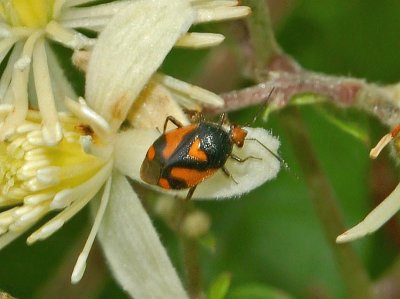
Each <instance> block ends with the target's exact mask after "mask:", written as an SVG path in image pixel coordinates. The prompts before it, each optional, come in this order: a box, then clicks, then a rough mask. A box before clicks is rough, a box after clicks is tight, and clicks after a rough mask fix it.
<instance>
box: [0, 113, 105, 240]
mask: <svg viewBox="0 0 400 299" xmlns="http://www.w3.org/2000/svg"><path fill="white" fill-rule="evenodd" d="M61 120H62V119H61ZM63 120H64V121H62V126H63V133H64V138H63V139H62V140H61V142H60V143H59V144H57V145H56V146H46V145H43V139H42V132H41V125H40V122H39V120H38V119H37V120H29V121H26V122H25V123H24V124H23V125H21V126H19V127H18V128H17V131H16V133H15V134H14V135H13V136H12V137H11V138H10V139H9V140H7V141H5V142H2V143H0V186H1V187H0V207H1V206H7V205H21V204H22V203H23V205H22V206H19V207H16V208H14V209H11V210H9V211H10V212H11V211H13V212H12V213H16V214H15V215H14V214H13V215H12V218H14V219H13V221H12V222H13V225H12V226H10V227H8V230H13V231H18V230H21V229H23V228H25V227H26V226H27V225H29V224H31V222H33V221H36V220H37V219H38V218H40V216H42V215H44V214H46V213H47V212H48V211H50V210H52V209H60V208H65V207H67V206H69V205H70V204H71V202H70V201H69V200H72V199H70V198H68V197H65V196H59V195H60V194H61V193H65V192H67V191H69V190H72V189H74V188H76V187H77V186H79V185H81V184H82V183H83V182H86V181H88V180H90V178H92V177H93V176H94V175H95V174H96V173H97V172H98V171H99V170H100V169H101V168H102V167H103V166H104V165H105V163H106V161H105V160H104V159H101V158H98V157H96V156H94V155H92V154H89V153H86V152H85V148H87V145H88V144H90V142H91V141H90V140H91V138H92V136H90V134H92V131H91V130H90V129H88V128H87V127H85V126H82V125H80V124H79V123H78V122H77V120H76V119H73V118H69V117H68V118H67V117H65V118H64V119H63ZM83 194H84V192H83ZM56 195H58V196H56ZM80 195H81V196H82V193H81V194H80ZM60 198H62V200H60ZM6 214H7V212H5V213H4V212H3V213H1V214H0V234H1V231H2V228H3V230H5V229H7V225H5V226H3V227H2V224H3V225H4V224H5V223H2V220H4V219H2V218H4V217H6V216H7V215H8V214H7V215H6ZM8 216H10V215H8ZM16 218H18V219H16ZM10 220H11V219H10ZM3 222H4V221H3ZM10 224H11V223H10Z"/></svg>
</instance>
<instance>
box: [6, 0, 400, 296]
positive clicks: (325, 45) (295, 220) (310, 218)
mask: <svg viewBox="0 0 400 299" xmlns="http://www.w3.org/2000/svg"><path fill="white" fill-rule="evenodd" d="M270 5H271V14H272V18H273V20H274V26H275V32H276V35H277V39H278V41H279V43H280V45H281V46H282V48H283V49H284V50H285V51H286V52H287V53H288V54H290V55H292V56H293V57H294V58H295V59H296V60H297V61H298V62H299V63H300V64H301V65H302V66H303V67H304V68H306V69H310V70H313V71H318V72H323V73H328V74H335V75H346V76H354V77H360V78H365V79H366V80H368V81H371V82H377V83H382V84H385V83H393V82H396V81H398V80H399V77H400V76H399V74H400V72H399V70H400V59H399V50H400V39H399V34H398V33H399V32H400V18H399V15H400V2H399V1H395V0H385V1H373V0H350V1H349V0H322V1H321V0H319V1H317V0H308V1H300V0H299V1H296V0H285V1H279V0H276V1H271V3H270ZM206 28H207V29H208V30H210V29H211V30H212V31H216V32H218V31H221V32H223V33H225V34H227V41H226V43H225V44H224V45H223V46H222V48H221V49H222V50H221V49H220V50H218V49H215V50H211V51H203V50H202V51H187V50H185V51H184V50H174V51H173V52H172V53H171V55H170V56H169V57H168V59H167V61H166V62H165V65H164V66H163V68H164V71H165V72H167V73H168V74H171V75H173V76H176V77H179V78H182V79H185V80H187V81H191V82H197V83H198V82H200V83H201V84H203V85H204V86H206V87H207V85H209V86H211V88H214V89H215V90H216V91H218V92H220V91H224V90H226V91H227V90H229V89H233V88H238V87H241V86H243V84H245V83H244V82H247V81H246V80H245V79H244V77H242V76H241V73H240V69H241V68H243V67H242V65H240V63H239V62H235V58H236V57H237V56H239V55H238V54H237V51H239V49H238V48H237V47H236V45H235V44H236V43H237V40H236V38H237V37H235V33H236V31H237V30H238V28H237V25H235V24H233V23H231V24H224V25H221V24H218V25H207V27H206ZM218 51H220V52H218ZM217 55H231V58H230V59H232V65H234V64H238V65H239V66H237V67H236V69H235V70H236V73H235V72H231V70H229V72H230V73H231V74H229V75H227V78H220V81H221V82H212V84H210V82H209V80H207V78H208V76H211V77H212V75H210V74H209V73H206V72H205V71H206V70H209V69H210V65H211V66H212V63H211V62H212V61H213V60H212V59H213V58H215V57H216V56H217ZM229 57H230V56H229ZM210 61H211V62H210ZM228 66H229V64H227V65H225V67H228ZM211 69H213V68H211ZM69 71H70V72H71V70H69ZM220 71H221V70H220ZM222 71H223V70H222ZM227 71H228V69H227ZM222 73H223V72H222ZM227 82H228V83H227ZM78 83H79V82H78ZM78 85H79V84H78ZM254 111H255V109H248V110H246V111H243V112H238V113H233V114H231V115H230V117H231V120H234V121H236V122H238V123H246V122H247V121H248V120H249V119H251V116H252V115H254ZM321 111H323V113H321ZM300 112H301V115H302V117H303V119H304V120H305V122H306V127H307V129H308V130H309V133H310V135H311V139H312V142H313V145H314V146H315V151H316V153H317V158H318V159H319V160H320V161H321V164H322V167H323V169H324V171H325V172H326V174H327V175H328V177H329V179H330V180H331V183H332V185H333V187H334V192H335V194H336V196H337V198H338V199H339V200H340V201H339V202H338V205H339V206H340V208H341V210H342V212H343V215H344V219H345V223H346V226H347V227H350V226H352V225H354V224H356V223H357V222H358V221H360V220H361V219H363V217H364V216H365V215H366V214H367V213H368V212H369V211H370V210H371V209H372V207H373V206H375V205H376V204H377V202H378V201H379V200H382V199H383V198H382V197H381V198H379V196H384V195H385V194H387V192H389V191H390V190H391V188H393V187H394V186H395V184H396V177H395V171H394V169H393V167H391V166H390V165H391V163H390V160H389V162H388V159H387V157H386V158H385V157H383V158H380V160H379V161H377V162H374V163H372V162H371V161H370V160H369V158H368V152H369V149H370V147H371V145H373V144H375V143H376V141H377V140H378V139H379V137H380V136H381V135H383V134H384V133H385V132H386V128H384V127H382V126H381V125H380V124H379V123H378V122H377V121H376V120H374V119H372V118H371V117H369V116H367V115H365V114H363V113H361V112H359V111H355V110H351V111H343V110H340V109H339V108H336V107H333V106H330V105H318V106H315V107H312V106H305V107H301V108H300ZM278 113H279V114H281V113H282V114H283V113H285V110H283V111H280V112H274V113H273V114H272V115H271V116H270V117H269V120H268V122H267V123H261V122H260V121H259V122H258V123H257V125H262V126H265V127H268V128H270V129H271V130H272V132H273V134H274V135H276V136H279V138H280V140H281V143H282V145H281V151H280V153H281V156H282V157H283V158H284V159H285V161H286V162H287V164H288V165H289V170H283V171H282V172H281V173H280V174H279V176H278V178H277V179H275V180H274V181H272V182H268V183H266V184H264V185H263V186H262V187H260V188H258V189H257V190H254V191H253V192H251V193H250V194H248V195H246V196H244V197H242V198H240V199H235V200H227V201H220V202H216V201H214V202H196V203H195V204H196V206H197V207H199V208H201V209H203V210H205V211H206V212H207V213H209V215H210V216H211V218H212V227H211V234H212V236H213V238H214V239H215V242H216V245H215V246H216V249H215V252H214V253H213V252H211V251H210V250H208V249H207V248H206V247H204V248H203V247H202V248H201V251H200V253H201V265H202V271H203V278H204V283H205V286H206V288H208V287H209V286H210V285H211V284H212V282H213V281H215V279H216V278H217V277H218V276H219V275H220V274H221V273H223V272H229V273H231V277H232V283H231V288H230V291H229V293H228V295H227V298H230V299H238V298H256V299H257V298H265V299H267V298H289V297H284V296H285V295H283V294H284V293H285V294H288V296H291V298H346V292H345V288H344V283H343V281H342V278H341V277H340V275H339V273H338V269H337V265H335V260H334V257H333V254H332V252H331V250H330V248H329V246H328V244H327V242H326V239H325V236H324V232H323V229H322V228H321V224H320V222H319V220H318V217H317V216H316V214H315V210H314V207H313V205H312V202H311V201H310V199H309V196H308V193H307V189H306V186H305V184H304V178H303V176H302V172H301V170H300V169H299V167H298V165H297V163H296V161H295V159H294V154H293V153H294V152H295V151H296V148H295V147H293V146H292V145H291V144H289V142H288V140H287V137H286V136H285V132H284V130H283V128H282V123H281V122H280V119H279V117H278V116H277V114H278ZM327 113H329V115H330V117H335V118H337V119H339V120H340V121H345V122H350V123H352V124H353V125H354V126H356V127H357V128H359V129H360V130H362V131H364V132H365V133H366V134H367V135H368V136H369V140H367V141H362V140H359V139H356V138H354V137H353V136H350V135H349V134H348V133H346V132H343V131H342V130H340V129H339V128H338V127H337V126H336V125H334V124H333V123H332V121H330V117H327V116H326V114H327ZM299 146H301V145H299ZM386 154H387V152H385V155H386ZM388 165H389V166H388ZM382 173H383V174H382ZM382 175H384V176H385V178H387V180H386V181H385V182H384V183H382V184H381V185H379V186H378V188H377V187H376V185H377V183H376V182H377V177H378V176H380V177H382ZM385 192H386V193H385ZM153 219H154V222H155V224H156V226H157V229H158V231H159V232H160V236H161V239H162V241H163V243H164V244H165V245H166V247H167V250H168V252H169V254H170V256H171V258H172V259H173V261H174V264H175V265H176V267H177V268H178V271H179V272H180V273H182V271H183V270H182V261H181V252H180V248H179V245H178V243H177V240H176V237H175V236H174V234H173V233H172V232H171V231H170V230H169V229H168V228H167V227H166V226H165V225H164V223H163V221H162V220H160V219H159V218H157V217H156V216H155V217H154V218H153ZM89 222H90V221H89V219H88V211H87V209H86V210H84V211H83V212H81V213H80V214H79V215H78V216H76V217H74V218H73V220H71V221H70V222H69V223H68V224H67V225H65V227H63V228H62V229H61V230H60V231H59V232H58V233H56V234H55V235H54V236H52V237H51V238H49V239H48V240H46V241H45V242H39V243H38V244H35V245H34V246H31V247H28V246H27V245H26V244H25V238H20V239H18V240H17V241H16V242H14V243H12V244H11V245H10V246H8V247H7V248H5V249H4V250H2V251H1V252H0V289H2V290H4V291H7V292H9V293H11V294H12V295H13V296H15V297H18V298H54V297H55V296H57V298H58V299H61V298H128V297H127V296H126V295H125V294H124V293H123V291H122V290H120V289H119V287H118V286H117V285H116V283H115V282H114V281H113V279H112V277H111V275H110V273H109V272H108V270H107V267H106V266H105V265H104V261H103V260H102V255H101V250H100V249H98V248H95V249H94V250H93V252H92V254H91V258H90V260H89V262H88V270H87V273H86V274H85V277H84V279H83V280H82V281H81V282H80V284H78V285H77V286H72V285H70V283H69V277H70V273H71V271H72V269H73V265H74V262H75V259H76V257H77V255H78V253H79V250H80V249H81V248H82V246H83V243H84V240H85V237H86V236H87V234H88V231H89ZM396 225H397V223H396V222H392V223H391V224H390V225H389V226H386V227H384V228H383V229H381V230H380V231H379V232H378V233H376V234H374V235H372V236H369V237H366V238H364V239H362V240H360V241H356V242H354V243H353V245H354V247H355V248H356V250H357V253H358V254H359V256H360V257H361V259H362V262H363V264H364V265H365V267H366V268H367V269H368V272H369V274H370V276H371V278H372V279H378V278H379V277H380V276H381V275H382V274H383V273H384V272H385V270H387V269H388V267H390V265H391V264H392V263H393V261H394V259H395V258H396V255H397V252H398V249H399V246H400V242H399V240H400V239H399V236H400V235H396V232H398V230H397V231H396V229H397V226H396ZM25 237H26V236H25ZM271 289H273V290H272V291H271ZM278 289H280V290H282V293H280V292H278V291H277V290H278Z"/></svg>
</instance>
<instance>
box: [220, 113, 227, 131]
mask: <svg viewBox="0 0 400 299" xmlns="http://www.w3.org/2000/svg"><path fill="white" fill-rule="evenodd" d="M227 120H228V118H227V116H226V113H225V112H224V113H221V115H220V116H219V121H218V124H219V126H220V127H222V125H223V124H226V122H227Z"/></svg>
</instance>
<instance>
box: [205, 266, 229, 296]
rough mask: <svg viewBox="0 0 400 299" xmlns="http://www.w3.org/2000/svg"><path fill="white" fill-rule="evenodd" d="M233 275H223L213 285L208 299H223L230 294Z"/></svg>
mask: <svg viewBox="0 0 400 299" xmlns="http://www.w3.org/2000/svg"><path fill="white" fill-rule="evenodd" d="M231 278H232V275H231V274H230V273H227V272H226V273H222V274H220V275H219V276H218V277H217V279H216V280H215V281H214V282H213V283H212V284H211V287H210V292H209V295H208V299H223V298H225V296H226V294H227V293H228V290H229V287H230V285H231Z"/></svg>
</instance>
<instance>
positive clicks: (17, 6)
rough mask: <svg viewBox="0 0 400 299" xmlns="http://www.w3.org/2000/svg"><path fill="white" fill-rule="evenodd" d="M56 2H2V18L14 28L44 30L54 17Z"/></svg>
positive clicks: (19, 0)
mask: <svg viewBox="0 0 400 299" xmlns="http://www.w3.org/2000/svg"><path fill="white" fill-rule="evenodd" d="M54 2H55V0H2V1H1V2H0V16H1V18H2V19H3V20H5V21H6V22H7V23H8V24H9V25H11V26H13V27H20V26H21V27H30V28H44V27H45V26H46V24H47V23H48V22H49V21H50V20H51V19H52V17H53V8H54Z"/></svg>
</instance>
